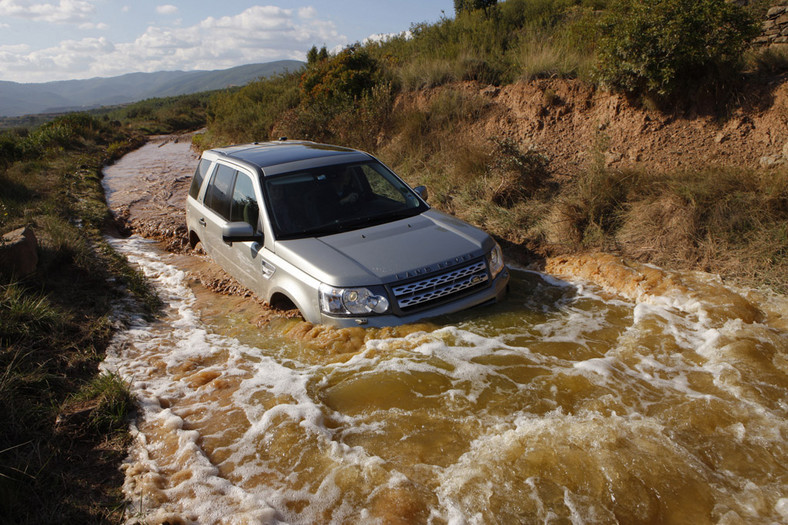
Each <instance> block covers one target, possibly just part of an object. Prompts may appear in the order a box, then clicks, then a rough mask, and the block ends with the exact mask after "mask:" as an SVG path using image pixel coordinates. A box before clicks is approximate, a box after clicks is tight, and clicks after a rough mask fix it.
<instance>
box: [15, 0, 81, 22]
mask: <svg viewBox="0 0 788 525" xmlns="http://www.w3.org/2000/svg"><path fill="white" fill-rule="evenodd" d="M94 11H95V9H94V7H93V4H91V3H90V2H86V1H84V0H60V2H59V3H42V2H32V1H30V0H0V16H2V17H13V18H26V19H28V20H34V21H37V22H54V23H60V24H69V23H82V22H85V21H86V20H89V19H90V18H91V17H92V16H93V13H94Z"/></svg>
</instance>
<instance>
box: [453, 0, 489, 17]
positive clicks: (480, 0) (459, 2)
mask: <svg viewBox="0 0 788 525" xmlns="http://www.w3.org/2000/svg"><path fill="white" fill-rule="evenodd" d="M497 3H498V0H454V13H455V14H457V15H459V14H460V13H463V12H468V11H475V10H477V9H484V10H485V11H487V10H488V9H489V8H491V7H492V6H494V5H495V4H497Z"/></svg>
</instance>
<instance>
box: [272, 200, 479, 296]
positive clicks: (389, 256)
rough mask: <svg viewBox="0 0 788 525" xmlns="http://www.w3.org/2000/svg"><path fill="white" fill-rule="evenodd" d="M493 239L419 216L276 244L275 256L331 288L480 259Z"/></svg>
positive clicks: (453, 222) (440, 218) (432, 214)
mask: <svg viewBox="0 0 788 525" xmlns="http://www.w3.org/2000/svg"><path fill="white" fill-rule="evenodd" d="M493 244H494V241H493V240H492V238H491V237H490V236H489V235H487V234H486V233H485V232H483V231H481V230H479V229H478V228H475V227H473V226H471V225H469V224H467V223H465V222H463V221H461V220H459V219H456V218H454V217H451V216H450V215H446V214H444V213H441V212H438V211H435V210H428V211H426V212H424V213H422V214H421V215H417V216H415V217H410V218H408V219H401V220H397V221H394V222H390V223H386V224H380V225H377V226H371V227H369V228H363V229H360V230H354V231H350V232H343V233H338V234H334V235H326V236H323V237H311V238H306V239H292V240H285V241H277V243H276V248H275V250H276V253H277V255H279V256H280V257H282V258H283V259H285V260H286V261H288V262H290V263H291V264H293V265H295V266H297V267H298V268H300V269H302V270H303V271H305V272H306V273H308V274H310V275H311V276H312V277H314V278H315V279H318V280H319V281H321V282H324V283H327V284H330V285H332V286H363V285H373V284H385V283H390V282H395V281H400V280H403V279H407V278H409V277H417V276H418V275H423V274H427V273H431V272H433V271H437V270H439V269H441V268H449V267H452V266H457V265H461V264H462V263H464V262H466V261H468V260H470V259H474V258H476V257H480V256H481V255H483V254H485V253H487V252H488V251H490V249H492V246H493Z"/></svg>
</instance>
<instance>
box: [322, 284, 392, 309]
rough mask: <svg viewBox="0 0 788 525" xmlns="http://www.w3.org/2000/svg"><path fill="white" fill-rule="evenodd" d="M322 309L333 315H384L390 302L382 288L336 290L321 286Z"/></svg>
mask: <svg viewBox="0 0 788 525" xmlns="http://www.w3.org/2000/svg"><path fill="white" fill-rule="evenodd" d="M320 309H321V310H323V312H324V313H327V314H333V315H366V314H372V313H375V314H382V313H385V312H387V311H388V309H389V300H388V299H387V298H386V292H385V291H384V290H383V289H382V287H373V288H372V289H370V288H334V287H333V286H328V285H327V284H321V285H320Z"/></svg>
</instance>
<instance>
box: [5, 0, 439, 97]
mask: <svg viewBox="0 0 788 525" xmlns="http://www.w3.org/2000/svg"><path fill="white" fill-rule="evenodd" d="M443 14H445V15H446V16H449V17H451V16H453V15H454V2H453V0H400V1H378V0H367V1H362V0H346V1H333V2H332V1H328V0H313V1H300V0H297V1H289V2H285V1H282V0H271V1H269V2H263V3H254V2H250V1H247V0H211V1H203V0H192V1H186V0H184V1H180V0H161V1H158V2H156V1H149V0H133V1H132V0H122V1H112V0H43V1H37V0H0V80H9V81H14V82H48V81H51V80H69V79H78V78H79V79H81V78H92V77H109V76H117V75H122V74H124V73H131V72H137V71H143V72H151V71H165V70H167V71H169V70H185V71H188V70H194V69H204V70H211V69H226V68H229V67H233V66H239V65H243V64H252V63H258V62H270V61H272V60H280V59H296V60H304V59H305V55H306V51H307V50H308V49H309V48H310V47H311V46H312V45H317V46H318V47H320V46H322V45H325V46H326V47H328V49H329V50H335V49H340V48H342V47H344V46H346V45H348V44H352V43H353V42H358V41H363V40H364V39H366V38H368V37H372V36H373V35H381V34H391V33H399V32H402V31H405V30H407V29H408V28H409V27H410V26H411V24H413V23H417V22H435V21H437V20H438V19H439V18H440V17H441V16H442V15H443Z"/></svg>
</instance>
